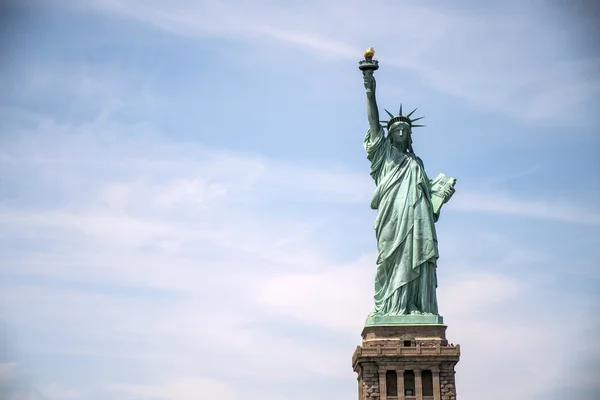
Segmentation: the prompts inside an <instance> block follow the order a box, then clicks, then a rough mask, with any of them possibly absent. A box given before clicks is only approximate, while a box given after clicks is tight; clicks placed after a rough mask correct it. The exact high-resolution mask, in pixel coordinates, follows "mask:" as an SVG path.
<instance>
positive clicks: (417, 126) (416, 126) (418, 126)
mask: <svg viewBox="0 0 600 400" xmlns="http://www.w3.org/2000/svg"><path fill="white" fill-rule="evenodd" d="M423 126H427V125H413V126H412V127H411V128H421V127H423Z"/></svg>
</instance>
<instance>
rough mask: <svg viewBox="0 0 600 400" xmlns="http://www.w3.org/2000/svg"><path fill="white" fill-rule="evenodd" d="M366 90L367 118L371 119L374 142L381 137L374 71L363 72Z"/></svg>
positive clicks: (370, 124)
mask: <svg viewBox="0 0 600 400" xmlns="http://www.w3.org/2000/svg"><path fill="white" fill-rule="evenodd" d="M363 78H364V81H365V89H366V90H367V117H368V119H369V128H371V139H372V140H374V139H376V138H377V136H378V135H379V132H380V130H381V125H379V110H378V109H377V100H376V99H375V86H376V85H375V77H374V76H373V71H372V70H371V71H369V70H366V71H363Z"/></svg>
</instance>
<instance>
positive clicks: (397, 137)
mask: <svg viewBox="0 0 600 400" xmlns="http://www.w3.org/2000/svg"><path fill="white" fill-rule="evenodd" d="M415 111H417V109H416V108H415V109H414V110H412V111H411V112H410V113H408V114H407V115H402V104H400V111H399V112H398V115H394V114H392V113H391V112H389V111H388V110H385V112H386V113H388V115H389V116H390V120H389V121H381V122H384V123H385V124H387V131H388V137H389V138H390V140H391V141H392V142H393V143H397V144H399V145H403V147H404V148H408V147H410V145H411V144H412V137H411V136H412V128H417V127H421V126H424V125H415V124H414V122H415V121H418V120H420V119H422V118H423V117H419V118H415V119H411V118H410V116H411V115H413V113H414V112H415Z"/></svg>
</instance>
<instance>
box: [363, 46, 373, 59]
mask: <svg viewBox="0 0 600 400" xmlns="http://www.w3.org/2000/svg"><path fill="white" fill-rule="evenodd" d="M374 55H375V49H374V48H373V47H369V48H368V49H367V50H365V58H373V56H374Z"/></svg>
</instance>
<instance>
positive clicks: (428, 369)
mask: <svg viewBox="0 0 600 400" xmlns="http://www.w3.org/2000/svg"><path fill="white" fill-rule="evenodd" d="M459 358H460V346H459V345H453V346H450V345H449V344H448V341H447V340H446V325H441V324H439V325H438V324H429V325H394V326H366V327H365V328H364V330H363V332H362V345H361V346H358V347H357V348H356V351H355V352H354V355H353V356H352V367H353V368H354V371H355V372H356V373H357V374H358V385H359V387H358V396H359V400H456V385H455V380H454V374H455V372H454V367H455V365H456V363H458V360H459Z"/></svg>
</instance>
